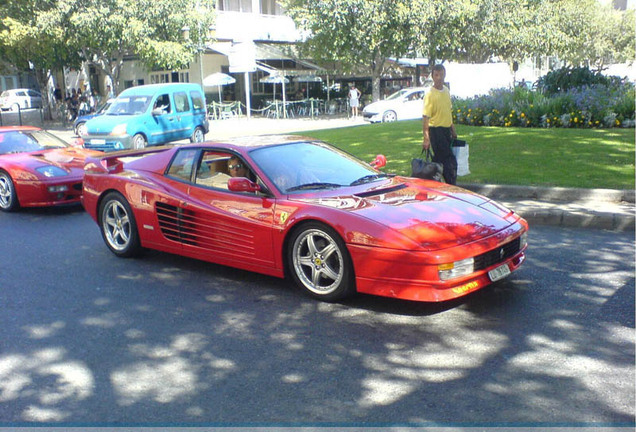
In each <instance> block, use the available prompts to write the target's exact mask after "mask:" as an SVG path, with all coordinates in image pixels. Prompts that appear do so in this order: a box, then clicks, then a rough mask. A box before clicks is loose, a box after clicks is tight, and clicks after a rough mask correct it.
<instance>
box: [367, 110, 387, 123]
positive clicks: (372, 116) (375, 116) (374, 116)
mask: <svg viewBox="0 0 636 432" xmlns="http://www.w3.org/2000/svg"><path fill="white" fill-rule="evenodd" d="M362 118H363V119H365V120H366V121H368V122H371V123H377V122H381V121H382V114H380V113H371V112H364V111H362Z"/></svg>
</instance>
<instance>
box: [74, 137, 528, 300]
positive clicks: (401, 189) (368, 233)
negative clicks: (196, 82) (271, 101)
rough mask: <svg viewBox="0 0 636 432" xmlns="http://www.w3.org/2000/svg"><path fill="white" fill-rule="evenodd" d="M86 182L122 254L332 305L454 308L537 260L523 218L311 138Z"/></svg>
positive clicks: (233, 145) (274, 141) (132, 160)
mask: <svg viewBox="0 0 636 432" xmlns="http://www.w3.org/2000/svg"><path fill="white" fill-rule="evenodd" d="M85 171H86V174H85V178H84V195H83V203H84V207H85V209H86V211H87V212H88V213H89V214H90V216H91V217H92V218H93V219H94V220H95V221H96V222H97V224H98V225H99V227H100V229H101V232H102V236H103V238H104V241H105V243H106V245H107V246H108V247H109V248H110V250H111V251H112V252H113V253H114V254H116V255H118V256H122V257H127V256H131V255H134V254H136V253H137V252H138V251H139V250H140V249H141V248H152V249H157V250H161V251H165V252H170V253H174V254H179V255H185V256H189V257H192V258H197V259H201V260H205V261H209V262H214V263H218V264H223V265H228V266H233V267H237V268H241V269H245V270H250V271H255V272H260V273H265V274H269V275H273V276H278V277H283V276H289V277H290V278H291V279H292V280H293V281H294V282H295V283H296V284H297V285H298V286H299V287H300V288H301V289H302V290H304V291H305V292H306V293H307V294H309V295H311V296H313V297H315V298H318V299H321V300H326V301H333V300H337V299H340V298H343V297H345V296H347V295H350V294H352V293H354V292H356V291H357V292H363V293H369V294H375V295H380V296H388V297H397V298H402V299H409V300H420V301H442V300H448V299H452V298H456V297H460V296H463V295H465V294H467V293H470V292H473V291H476V290H478V289H480V288H483V287H485V286H486V285H489V284H490V283H492V282H494V281H498V280H500V279H502V278H504V277H506V276H508V275H509V274H510V273H511V272H512V271H514V270H516V269H517V268H518V267H519V266H520V265H521V264H522V263H523V261H524V258H525V250H526V247H527V244H526V238H527V230H528V225H527V223H526V221H525V220H524V219H522V218H521V217H520V216H519V215H517V214H516V213H515V212H513V211H511V210H508V209H506V208H504V207H502V206H501V205H499V204H497V203H495V202H493V201H491V200H490V199H488V198H485V197H483V196H480V195H477V194H475V193H472V192H469V191H466V190H464V189H461V188H458V187H455V186H450V185H446V184H442V183H437V182H434V181H428V180H420V179H414V178H407V177H399V176H393V175H387V174H384V173H382V172H380V171H378V170H376V169H375V168H372V167H371V166H369V164H366V163H364V162H362V161H360V160H358V159H356V158H354V157H353V156H351V155H349V154H347V153H344V152H342V151H340V150H338V149H336V148H334V147H332V146H330V145H328V144H326V143H323V142H318V141H315V140H311V139H307V138H300V137H291V136H269V137H249V138H243V139H237V140H233V141H229V142H223V143H220V142H218V143H217V142H208V143H200V144H195V145H187V146H176V147H172V148H157V149H153V150H143V151H137V152H134V151H133V152H120V153H114V154H109V155H107V156H103V157H98V158H89V159H87V164H86V167H85Z"/></svg>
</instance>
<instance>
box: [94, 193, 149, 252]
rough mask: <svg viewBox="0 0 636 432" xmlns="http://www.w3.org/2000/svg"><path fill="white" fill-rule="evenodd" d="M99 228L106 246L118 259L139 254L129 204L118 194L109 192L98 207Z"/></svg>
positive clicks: (135, 226)
mask: <svg viewBox="0 0 636 432" xmlns="http://www.w3.org/2000/svg"><path fill="white" fill-rule="evenodd" d="M99 227H100V229H101V231H102V237H103V238H104V242H105V243H106V246H108V248H109V249H110V250H111V251H112V252H113V253H114V254H115V255H117V256H118V257H122V258H129V257H133V256H136V255H138V254H139V253H140V252H141V243H140V241H139V232H138V231H137V222H136V221H135V215H134V214H133V212H132V209H131V208H130V204H128V201H126V198H124V197H123V196H122V195H121V194H120V193H119V192H110V193H108V195H106V196H105V197H104V199H103V200H102V202H101V204H100V205H99Z"/></svg>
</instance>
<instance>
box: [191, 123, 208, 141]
mask: <svg viewBox="0 0 636 432" xmlns="http://www.w3.org/2000/svg"><path fill="white" fill-rule="evenodd" d="M204 140H205V133H204V132H203V128H201V127H200V126H197V127H196V128H194V132H192V136H191V137H190V142H193V143H200V142H203V141H204Z"/></svg>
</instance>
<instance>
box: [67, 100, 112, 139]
mask: <svg viewBox="0 0 636 432" xmlns="http://www.w3.org/2000/svg"><path fill="white" fill-rule="evenodd" d="M114 100H115V99H108V100H107V101H106V102H104V103H103V104H101V105H100V106H98V107H97V109H96V110H95V111H94V112H92V113H90V114H84V115H81V116H79V117H77V118H76V119H75V122H74V123H73V130H74V131H75V135H77V136H82V135H86V122H87V121H89V120H90V119H92V118H95V117H97V116H100V115H102V114H104V113H105V112H106V110H107V109H108V107H110V106H111V105H112V103H113V101H114Z"/></svg>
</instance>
